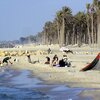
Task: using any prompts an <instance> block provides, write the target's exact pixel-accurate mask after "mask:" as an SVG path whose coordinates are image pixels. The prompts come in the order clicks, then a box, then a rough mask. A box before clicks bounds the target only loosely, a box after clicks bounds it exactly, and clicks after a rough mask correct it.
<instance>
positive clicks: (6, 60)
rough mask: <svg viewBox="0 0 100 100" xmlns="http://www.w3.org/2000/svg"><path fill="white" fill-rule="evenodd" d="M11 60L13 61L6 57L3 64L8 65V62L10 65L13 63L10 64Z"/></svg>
mask: <svg viewBox="0 0 100 100" xmlns="http://www.w3.org/2000/svg"><path fill="white" fill-rule="evenodd" d="M10 59H11V57H5V58H4V59H3V63H6V64H7V65H8V62H9V63H10V64H12V63H11V62H10Z"/></svg>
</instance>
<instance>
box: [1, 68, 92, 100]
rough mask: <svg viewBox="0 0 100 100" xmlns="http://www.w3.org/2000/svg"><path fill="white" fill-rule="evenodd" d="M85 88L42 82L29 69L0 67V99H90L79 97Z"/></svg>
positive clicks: (89, 99)
mask: <svg viewBox="0 0 100 100" xmlns="http://www.w3.org/2000/svg"><path fill="white" fill-rule="evenodd" d="M83 90H85V88H69V87H66V86H65V85H59V84H56V85H54V84H49V85H48V84H44V82H43V81H41V80H39V79H38V78H36V77H34V76H32V74H31V71H29V70H13V69H11V68H8V67H7V68H2V69H1V71H0V100H92V99H91V98H90V97H84V98H81V97H79V94H80V93H81V92H82V91H83Z"/></svg>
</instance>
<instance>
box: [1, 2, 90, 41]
mask: <svg viewBox="0 0 100 100" xmlns="http://www.w3.org/2000/svg"><path fill="white" fill-rule="evenodd" d="M86 3H92V0H0V41H4V40H6V41H8V40H18V39H19V38H20V37H26V36H29V35H34V34H36V33H38V32H41V31H42V30H43V26H44V24H45V22H47V21H52V20H53V19H54V18H55V15H56V12H57V11H59V10H60V9H61V8H62V7H63V6H68V7H70V8H71V9H72V12H73V14H76V13H77V12H78V11H85V9H86V8H85V7H86Z"/></svg>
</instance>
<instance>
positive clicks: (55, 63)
mask: <svg viewBox="0 0 100 100" xmlns="http://www.w3.org/2000/svg"><path fill="white" fill-rule="evenodd" d="M46 59H47V60H46V62H45V64H51V65H52V66H57V67H70V66H71V63H70V61H68V58H67V55H63V58H62V59H61V60H59V59H58V56H57V55H54V57H53V59H52V61H50V57H48V56H47V57H46Z"/></svg>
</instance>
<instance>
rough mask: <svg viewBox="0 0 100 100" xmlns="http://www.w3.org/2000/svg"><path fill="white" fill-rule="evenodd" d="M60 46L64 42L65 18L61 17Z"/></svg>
mask: <svg viewBox="0 0 100 100" xmlns="http://www.w3.org/2000/svg"><path fill="white" fill-rule="evenodd" d="M60 39H61V46H63V45H64V44H65V19H64V18H63V22H62V27H61V32H60Z"/></svg>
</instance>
